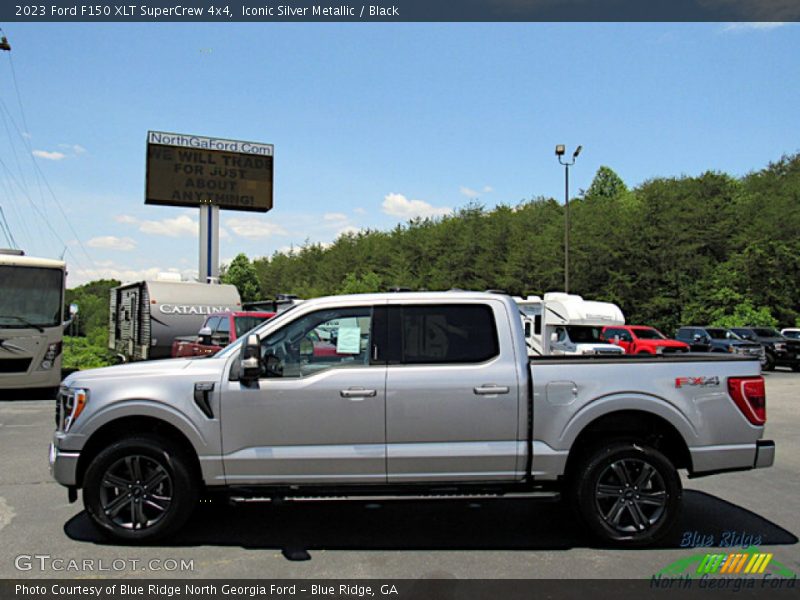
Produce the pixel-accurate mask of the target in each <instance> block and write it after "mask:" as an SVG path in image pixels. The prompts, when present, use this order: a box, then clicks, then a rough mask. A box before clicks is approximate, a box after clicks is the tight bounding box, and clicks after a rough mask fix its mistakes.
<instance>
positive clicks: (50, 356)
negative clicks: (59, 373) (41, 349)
mask: <svg viewBox="0 0 800 600" xmlns="http://www.w3.org/2000/svg"><path fill="white" fill-rule="evenodd" d="M59 354H61V342H54V343H52V344H50V345H48V346H47V352H45V353H44V358H43V359H42V362H41V364H40V365H39V370H40V371H49V370H50V369H52V368H53V364H54V361H55V360H56V357H57V356H58V355H59Z"/></svg>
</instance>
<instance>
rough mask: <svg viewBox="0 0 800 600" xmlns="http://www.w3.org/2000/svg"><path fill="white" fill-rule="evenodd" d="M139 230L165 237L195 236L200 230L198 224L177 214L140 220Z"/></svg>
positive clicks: (187, 217) (185, 216)
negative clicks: (169, 217) (152, 219)
mask: <svg viewBox="0 0 800 600" xmlns="http://www.w3.org/2000/svg"><path fill="white" fill-rule="evenodd" d="M139 231H141V232H142V233H149V234H151V235H165V236H167V237H183V236H193V237H196V236H197V235H198V234H199V232H200V225H199V224H198V222H197V221H195V220H194V219H192V218H191V217H189V216H187V215H179V216H177V217H174V218H172V219H162V220H160V221H141V222H140V223H139Z"/></svg>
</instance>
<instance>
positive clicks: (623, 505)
mask: <svg viewBox="0 0 800 600" xmlns="http://www.w3.org/2000/svg"><path fill="white" fill-rule="evenodd" d="M573 475H574V476H573V478H572V481H573V485H572V490H571V492H572V499H573V503H574V505H575V508H576V510H577V512H578V514H579V515H580V517H581V518H582V519H583V520H584V521H585V522H586V524H587V525H588V526H589V528H590V529H591V530H592V532H593V533H594V534H595V535H596V536H598V537H600V538H601V539H602V540H604V541H605V542H611V543H613V544H615V545H624V546H646V545H649V544H653V543H655V542H657V541H658V540H659V539H661V538H662V537H663V536H664V535H666V534H667V533H668V532H669V530H670V529H671V527H672V525H673V524H674V523H675V520H676V519H677V517H678V513H679V511H680V502H681V494H682V487H681V480H680V476H679V474H678V472H677V470H676V469H675V467H674V466H673V465H672V463H671V462H670V461H669V459H668V458H667V457H666V456H664V455H663V454H662V453H661V452H659V451H658V450H656V449H655V448H652V447H650V446H647V445H644V444H640V443H636V442H615V443H612V444H609V445H607V446H601V447H597V448H595V449H594V450H592V451H590V452H588V453H587V454H586V455H585V456H584V457H583V459H582V460H581V461H580V463H579V464H578V466H577V468H576V470H575V472H574V473H573Z"/></svg>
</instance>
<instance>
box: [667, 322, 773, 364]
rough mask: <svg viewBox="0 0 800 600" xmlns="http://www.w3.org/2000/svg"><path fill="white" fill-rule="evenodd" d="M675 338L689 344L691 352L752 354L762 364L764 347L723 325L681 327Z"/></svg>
mask: <svg viewBox="0 0 800 600" xmlns="http://www.w3.org/2000/svg"><path fill="white" fill-rule="evenodd" d="M675 339H677V340H680V341H681V342H686V343H687V344H689V349H690V350H691V351H692V352H728V353H730V354H738V355H740V356H752V357H754V358H758V359H759V360H760V361H761V366H764V364H765V362H764V349H763V348H762V347H761V344H758V343H755V342H750V341H748V340H744V339H742V338H740V337H739V336H738V335H736V334H735V333H734V332H732V331H730V330H729V329H725V328H723V327H695V326H691V327H681V328H680V329H678V331H677V333H676V334H675Z"/></svg>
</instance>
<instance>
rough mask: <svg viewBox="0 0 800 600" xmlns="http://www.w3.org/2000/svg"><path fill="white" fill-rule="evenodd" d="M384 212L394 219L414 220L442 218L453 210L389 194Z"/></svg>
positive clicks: (385, 198)
mask: <svg viewBox="0 0 800 600" xmlns="http://www.w3.org/2000/svg"><path fill="white" fill-rule="evenodd" d="M381 206H382V207H383V212H384V213H386V214H387V215H392V216H393V217H402V218H404V219H413V218H414V217H442V216H445V215H449V214H450V213H451V212H452V209H450V208H446V207H443V206H442V207H437V206H432V205H431V204H428V203H427V202H425V201H424V200H409V199H408V198H406V197H405V196H404V195H403V194H394V193H392V194H387V195H386V196H385V197H384V199H383V204H382V205H381Z"/></svg>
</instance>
